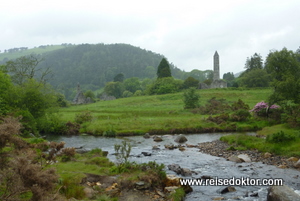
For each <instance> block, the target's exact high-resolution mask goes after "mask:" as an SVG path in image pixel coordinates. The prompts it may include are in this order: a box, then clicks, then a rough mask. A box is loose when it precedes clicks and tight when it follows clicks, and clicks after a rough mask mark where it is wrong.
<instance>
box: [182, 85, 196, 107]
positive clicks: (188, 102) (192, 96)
mask: <svg viewBox="0 0 300 201" xmlns="http://www.w3.org/2000/svg"><path fill="white" fill-rule="evenodd" d="M199 98H200V95H199V94H197V92H196V88H190V89H188V90H187V91H185V92H184V93H183V102H184V108H185V109H193V108H197V107H199Z"/></svg>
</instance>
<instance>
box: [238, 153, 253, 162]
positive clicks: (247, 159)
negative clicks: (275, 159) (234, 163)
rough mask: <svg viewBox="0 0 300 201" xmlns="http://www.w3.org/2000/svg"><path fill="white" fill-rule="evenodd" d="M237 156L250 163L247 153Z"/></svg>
mask: <svg viewBox="0 0 300 201" xmlns="http://www.w3.org/2000/svg"><path fill="white" fill-rule="evenodd" d="M237 157H238V158H239V159H241V160H242V161H243V162H246V163H250V162H251V159H250V157H249V156H248V155H247V154H240V155H238V156H237Z"/></svg>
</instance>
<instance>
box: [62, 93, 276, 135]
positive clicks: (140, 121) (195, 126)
mask: <svg viewBox="0 0 300 201" xmlns="http://www.w3.org/2000/svg"><path fill="white" fill-rule="evenodd" d="M197 93H198V94H199V95H200V105H205V104H206V103H207V101H208V100H210V99H211V98H213V97H215V98H216V99H226V102H228V104H232V103H233V102H236V101H238V99H241V100H242V101H244V102H245V103H246V104H248V105H249V106H250V108H252V107H253V106H254V105H255V104H256V103H257V102H260V101H267V98H268V96H269V95H270V94H271V89H269V88H265V89H241V88H237V89H235V88H225V89H206V90H198V91H197ZM82 112H89V113H90V114H91V115H92V117H93V118H92V121H90V122H86V123H83V124H82V125H81V132H82V133H89V134H94V135H102V134H103V133H104V132H105V131H108V132H114V133H116V134H117V135H134V134H144V133H146V132H149V133H150V134H164V133H195V132H206V131H208V132H209V131H212V130H216V131H228V130H230V129H229V128H228V129H226V126H225V127H220V126H219V125H216V124H215V123H213V122H207V121H205V119H206V118H207V117H208V116H209V115H200V114H198V113H193V112H192V111H191V110H187V109H184V102H183V92H180V93H174V94H166V95H152V96H138V97H129V98H121V99H116V100H112V101H98V102H96V103H93V104H86V105H75V106H70V107H68V108H62V109H60V110H59V113H58V114H59V118H61V120H63V121H72V122H74V120H75V116H76V115H78V114H80V113H82ZM255 124H260V122H255ZM223 126H224V125H223ZM237 127H238V128H237V130H241V131H243V130H247V129H248V127H249V125H248V124H245V123H238V125H237ZM254 127H255V128H256V129H257V128H260V127H261V126H260V125H255V126H254ZM250 130H252V128H250Z"/></svg>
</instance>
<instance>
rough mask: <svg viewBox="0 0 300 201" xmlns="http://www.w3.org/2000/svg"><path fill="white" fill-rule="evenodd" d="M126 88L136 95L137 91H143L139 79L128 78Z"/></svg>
mask: <svg viewBox="0 0 300 201" xmlns="http://www.w3.org/2000/svg"><path fill="white" fill-rule="evenodd" d="M124 87H125V89H126V90H128V91H130V92H131V93H135V92H136V91H137V90H141V84H140V80H139V78H138V77H132V78H128V79H126V80H125V81H124Z"/></svg>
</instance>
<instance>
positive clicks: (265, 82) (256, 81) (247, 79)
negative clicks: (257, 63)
mask: <svg viewBox="0 0 300 201" xmlns="http://www.w3.org/2000/svg"><path fill="white" fill-rule="evenodd" d="M269 82H270V76H269V74H268V73H267V71H266V70H265V69H260V68H254V69H252V70H249V71H245V72H244V73H243V74H242V75H241V76H240V77H239V78H238V84H239V86H240V87H268V86H269Z"/></svg>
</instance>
